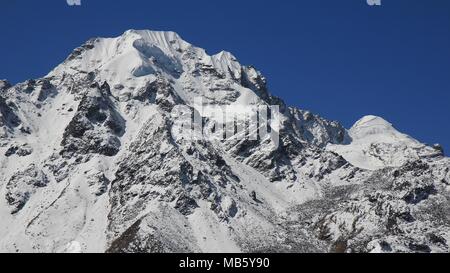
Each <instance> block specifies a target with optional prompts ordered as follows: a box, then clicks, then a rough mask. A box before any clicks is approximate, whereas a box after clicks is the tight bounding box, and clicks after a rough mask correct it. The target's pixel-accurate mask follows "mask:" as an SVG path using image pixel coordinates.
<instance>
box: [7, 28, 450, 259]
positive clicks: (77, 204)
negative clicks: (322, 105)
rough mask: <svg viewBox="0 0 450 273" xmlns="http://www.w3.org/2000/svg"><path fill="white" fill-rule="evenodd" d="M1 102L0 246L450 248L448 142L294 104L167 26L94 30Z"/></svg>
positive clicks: (252, 72)
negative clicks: (113, 34) (106, 34)
mask: <svg viewBox="0 0 450 273" xmlns="http://www.w3.org/2000/svg"><path fill="white" fill-rule="evenodd" d="M198 99H201V104H198V103H197V100H198ZM203 106H209V107H212V108H213V109H225V108H227V107H228V108H229V109H231V111H230V112H231V114H230V113H229V112H227V114H226V115H229V114H230V115H231V116H232V117H233V119H232V121H231V122H230V120H226V121H224V120H223V119H222V117H221V116H220V115H211V113H209V112H208V111H206V110H205V109H204V107H203ZM265 106H276V107H277V108H274V109H278V111H269V113H268V116H267V117H264V116H263V115H261V114H248V113H246V112H244V114H242V113H243V112H241V110H242V109H252V108H255V107H265ZM0 111H1V112H0V162H1V163H0V189H1V190H0V195H1V196H3V198H0V217H1V218H2V221H1V223H0V234H2V236H1V239H0V251H1V252H64V251H69V250H70V249H73V248H74V246H76V249H77V250H80V251H82V252H83V251H84V252H111V253H112V252H260V251H267V252H448V251H449V246H448V241H449V239H450V213H449V212H450V207H449V205H450V203H449V199H450V195H449V188H450V160H449V159H448V158H446V157H445V156H444V153H443V148H442V147H440V146H434V147H428V146H427V145H424V144H422V143H419V142H418V141H416V140H414V139H413V138H411V137H409V136H406V135H404V134H401V133H400V132H398V131H397V130H396V129H395V128H394V127H393V125H391V124H390V123H389V122H387V121H385V120H384V119H382V118H380V117H374V116H367V117H364V118H362V119H361V120H360V121H358V122H357V123H356V124H355V125H354V126H353V127H352V128H351V129H350V130H346V129H345V128H343V127H342V126H341V125H340V124H339V123H338V122H335V121H329V120H326V119H324V118H321V117H319V116H317V115H315V114H313V113H311V112H309V111H304V110H300V109H297V108H292V107H288V106H287V104H286V103H285V102H284V101H283V100H281V99H280V98H276V97H274V96H272V95H271V94H270V92H269V90H268V88H267V80H266V78H265V77H264V76H263V75H262V74H261V73H260V72H259V71H257V70H256V69H255V68H254V67H251V66H243V65H241V64H240V63H239V62H238V61H237V59H236V58H235V57H234V56H233V55H232V54H231V53H228V52H221V53H219V54H216V55H212V56H210V55H208V54H207V53H206V52H205V51H204V50H203V49H201V48H198V47H195V46H193V45H191V44H189V43H188V42H186V41H184V40H183V39H181V38H180V37H179V36H178V35H177V34H176V33H173V32H155V31H137V30H130V31H127V32H125V33H124V34H123V35H121V36H120V37H117V38H108V39H105V38H97V39H92V40H89V41H88V42H87V43H86V44H84V45H83V46H81V47H79V48H77V49H75V50H74V52H73V53H72V54H71V55H70V56H69V57H68V58H67V59H66V61H65V62H64V63H62V64H61V65H59V66H58V67H56V68H55V69H54V70H53V71H52V72H50V73H49V74H48V75H47V76H46V77H45V78H42V79H36V80H29V81H27V82H25V83H21V84H17V85H15V86H11V85H10V84H8V83H7V82H6V81H0ZM196 117H197V118H198V119H199V120H200V124H191V123H184V124H188V126H187V128H188V129H190V130H187V131H186V130H184V129H186V127H180V126H179V125H180V124H183V123H182V121H185V122H186V121H192V120H195V119H196ZM252 119H253V120H256V121H257V122H256V125H255V124H253V125H251V124H250V121H251V120H252ZM230 125H231V126H230ZM238 127H242V128H244V129H245V130H244V131H241V132H240V131H239V130H238ZM264 130H267V132H269V133H270V134H269V135H264V136H257V137H254V136H255V135H257V134H256V132H258V131H259V132H261V131H264ZM217 136H220V137H217ZM2 181H3V182H2ZM1 183H3V184H1Z"/></svg>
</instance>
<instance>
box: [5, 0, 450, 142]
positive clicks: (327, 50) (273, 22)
mask: <svg viewBox="0 0 450 273" xmlns="http://www.w3.org/2000/svg"><path fill="white" fill-rule="evenodd" d="M81 1H82V5H81V6H80V7H70V6H68V5H67V4H66V0H51V1H44V0H40V1H25V0H4V1H2V3H1V4H0V5H1V14H2V15H1V16H0V35H1V36H0V37H1V38H0V63H1V65H0V78H5V79H8V80H10V81H11V82H14V83H17V82H21V81H24V80H26V79H29V78H37V77H41V76H43V75H45V74H46V73H47V72H48V71H50V70H51V69H52V68H53V67H54V66H56V65H57V64H58V63H60V62H62V61H63V60H64V59H65V58H66V56H67V55H68V54H69V53H70V52H71V51H72V49H73V48H75V47H77V46H79V45H81V44H82V43H83V42H84V41H86V40H88V39H89V38H91V37H97V36H117V35H120V34H121V33H123V32H124V31H125V30H127V29H131V28H133V29H153V30H173V31H176V32H178V33H179V34H180V35H181V36H182V37H183V38H184V39H185V40H187V41H189V42H191V43H193V44H195V45H197V46H200V47H203V48H205V49H206V50H207V51H208V52H209V53H217V52H219V51H220V50H222V49H224V50H227V51H231V52H233V54H234V55H236V57H237V58H238V59H239V60H240V61H241V62H242V63H243V64H252V65H254V66H256V67H257V68H258V69H260V70H261V71H262V72H263V74H264V75H266V77H267V78H268V80H269V85H270V89H271V92H272V93H273V94H275V95H277V96H280V97H282V98H284V99H285V100H286V101H287V102H288V103H289V104H290V105H293V106H299V107H300V108H302V109H309V110H311V111H313V112H315V113H318V114H320V115H322V116H324V117H326V118H329V119H334V120H339V121H341V122H342V123H343V124H344V125H345V126H346V127H347V128H348V127H350V126H351V125H352V124H353V123H354V122H355V121H356V120H357V119H359V118H360V117H362V116H364V115H367V114H374V115H379V116H382V117H384V118H385V119H387V120H389V121H390V122H392V123H393V124H394V125H395V127H397V128H398V129H399V130H401V131H403V132H405V133H408V134H410V135H412V136H413V137H415V138H417V139H419V140H421V141H423V142H426V143H442V144H443V145H444V146H445V147H446V148H447V150H450V125H449V124H450V1H448V0H433V1H427V0H382V6H380V7H371V6H368V5H367V4H366V0H303V1H302V0H296V1H264V0H259V1H257V0H245V1H242V0H240V1H238V0H227V1H211V0H191V1H175V0H173V1H162V0H161V1H144V0H142V1H139V0H126V1H125V0H114V1H106V0H95V1H94V0H81Z"/></svg>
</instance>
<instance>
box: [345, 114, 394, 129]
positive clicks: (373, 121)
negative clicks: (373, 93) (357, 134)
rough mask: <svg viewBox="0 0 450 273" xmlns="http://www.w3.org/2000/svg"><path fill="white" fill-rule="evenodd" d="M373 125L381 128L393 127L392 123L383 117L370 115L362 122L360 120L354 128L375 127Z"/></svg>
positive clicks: (362, 119)
mask: <svg viewBox="0 0 450 273" xmlns="http://www.w3.org/2000/svg"><path fill="white" fill-rule="evenodd" d="M373 125H381V126H392V124H391V123H389V122H388V121H386V120H385V119H383V118H382V117H378V116H373V115H368V116H365V117H363V118H361V119H360V120H358V121H357V122H356V123H355V125H353V127H361V126H373Z"/></svg>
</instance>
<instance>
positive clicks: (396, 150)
mask: <svg viewBox="0 0 450 273" xmlns="http://www.w3.org/2000/svg"><path fill="white" fill-rule="evenodd" d="M348 134H349V136H350V138H351V142H350V143H349V144H348V145H331V144H330V145H328V147H327V148H328V149H329V150H331V151H334V152H336V153H338V154H340V155H341V156H342V157H344V158H345V159H346V160H347V161H349V162H350V163H352V164H353V165H354V166H357V167H360V168H363V169H369V170H376V169H382V168H385V167H400V166H402V165H403V164H406V163H407V162H409V161H410V160H418V159H428V158H431V159H432V158H436V157H441V156H443V152H442V151H441V150H439V149H437V148H433V147H428V146H427V145H425V144H422V143H420V142H419V141H417V140H415V139H414V138H412V137H410V136H408V135H406V134H403V133H401V132H399V131H397V129H395V128H394V126H393V125H392V124H391V123H390V122H388V121H386V120H385V119H383V118H381V117H377V116H373V115H370V116H365V117H363V118H362V119H360V120H359V121H357V122H356V123H355V125H353V127H352V128H351V129H350V130H349V131H348Z"/></svg>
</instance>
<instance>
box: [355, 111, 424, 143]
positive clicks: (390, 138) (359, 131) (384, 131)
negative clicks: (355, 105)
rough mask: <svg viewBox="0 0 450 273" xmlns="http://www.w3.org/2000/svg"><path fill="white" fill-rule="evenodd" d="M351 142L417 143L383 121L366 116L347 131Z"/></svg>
mask: <svg viewBox="0 0 450 273" xmlns="http://www.w3.org/2000/svg"><path fill="white" fill-rule="evenodd" d="M349 135H350V136H351V137H352V139H353V141H375V142H387V143H392V142H398V141H407V142H412V143H417V141H416V140H414V139H412V138H411V137H409V136H407V135H405V134H402V133H400V132H399V131H397V129H395V128H394V126H393V125H392V124H391V123H390V122H388V121H386V120H385V119H383V118H381V117H378V116H373V115H368V116H365V117H363V118H361V119H360V120H358V121H357V122H356V123H355V125H353V127H352V128H351V129H350V130H349Z"/></svg>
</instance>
